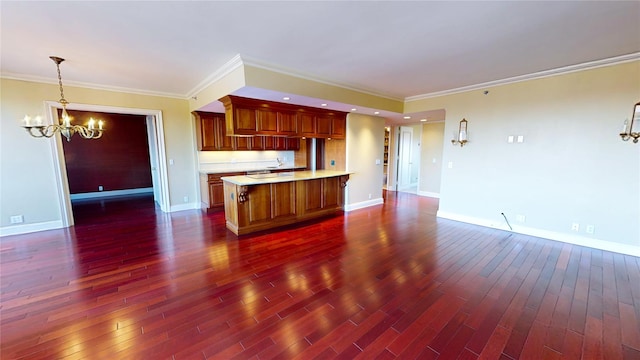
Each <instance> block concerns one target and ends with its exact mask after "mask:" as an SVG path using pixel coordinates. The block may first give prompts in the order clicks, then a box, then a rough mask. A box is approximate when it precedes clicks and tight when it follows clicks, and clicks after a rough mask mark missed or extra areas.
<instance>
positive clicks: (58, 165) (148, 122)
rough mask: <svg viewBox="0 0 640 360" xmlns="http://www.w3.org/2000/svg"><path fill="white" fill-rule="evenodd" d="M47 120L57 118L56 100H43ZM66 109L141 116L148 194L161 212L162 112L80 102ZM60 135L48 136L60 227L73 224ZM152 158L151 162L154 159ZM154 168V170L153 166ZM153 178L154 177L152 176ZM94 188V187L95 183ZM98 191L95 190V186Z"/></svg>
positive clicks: (165, 205)
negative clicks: (45, 104) (143, 127)
mask: <svg viewBox="0 0 640 360" xmlns="http://www.w3.org/2000/svg"><path fill="white" fill-rule="evenodd" d="M47 107H48V110H49V111H48V112H47V117H48V118H49V119H48V121H50V122H51V123H56V122H58V107H59V104H58V103H54V102H47ZM67 110H75V111H85V112H100V113H114V114H128V115H142V116H143V118H144V119H145V124H144V126H145V128H146V130H145V131H147V136H148V141H147V144H148V161H149V163H148V164H149V165H148V166H149V171H150V172H151V174H150V176H151V178H152V191H151V192H152V194H153V195H154V197H156V196H157V198H156V201H157V204H158V205H159V207H160V209H161V210H162V211H164V212H167V211H168V210H169V196H168V195H169V193H168V191H169V189H168V181H167V168H166V161H165V160H166V155H165V149H164V133H163V126H162V113H161V112H160V111H158V110H146V109H131V108H116V107H108V106H98V105H82V104H73V105H69V106H67ZM105 127H106V131H108V130H109V125H108V124H105ZM74 140H75V141H100V140H83V139H81V138H77V139H76V138H72V141H74ZM62 141H63V140H62V138H61V137H60V136H56V137H54V138H52V142H51V144H52V156H53V162H54V169H55V170H56V175H57V179H56V180H57V189H58V198H59V203H60V210H61V214H62V225H63V227H69V226H72V225H73V224H74V217H73V207H72V204H71V192H70V184H69V174H68V173H67V166H66V160H65V156H64V149H63V144H62ZM64 141H66V140H64ZM154 162H155V163H154ZM154 168H155V170H154ZM154 178H155V180H154ZM95 187H96V190H98V187H97V186H95ZM98 191H99V190H98Z"/></svg>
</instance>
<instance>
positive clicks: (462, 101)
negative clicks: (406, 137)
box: [406, 61, 640, 255]
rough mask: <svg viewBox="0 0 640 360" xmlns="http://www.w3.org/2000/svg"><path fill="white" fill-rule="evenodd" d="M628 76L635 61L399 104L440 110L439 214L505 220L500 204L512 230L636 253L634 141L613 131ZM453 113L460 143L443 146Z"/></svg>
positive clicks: (638, 167) (637, 93)
mask: <svg viewBox="0 0 640 360" xmlns="http://www.w3.org/2000/svg"><path fill="white" fill-rule="evenodd" d="M638 79H640V62H638V61H636V62H632V63H625V64H619V65H615V66H608V67H602V68H597V69H591V70H585V71H580V72H574V73H569V74H564V75H559V76H554V77H549V78H542V79H537V80H531V81H526V82H520V83H514V84H509V85H503V86H496V87H494V88H490V89H487V90H489V93H488V94H486V95H485V94H483V91H482V90H478V91H470V92H466V93H460V94H454V95H449V96H442V97H438V98H431V99H423V100H417V101H412V102H410V103H408V104H407V108H406V111H408V112H412V111H417V110H424V109H440V108H444V109H446V122H445V139H444V146H443V149H444V151H443V163H444V164H445V166H444V167H443V170H442V184H441V191H440V195H441V200H440V212H439V215H441V216H444V217H449V218H453V219H458V220H462V221H467V222H472V223H478V224H482V225H487V226H492V227H500V228H506V227H507V226H506V223H505V221H504V219H503V218H502V215H501V212H504V213H505V215H507V216H508V218H509V219H510V221H511V224H512V226H513V227H514V228H515V229H516V230H519V231H521V232H525V233H529V234H533V235H538V236H543V237H547V238H555V239H558V240H563V241H568V242H574V243H578V244H584V245H587V246H596V247H601V248H603V247H604V248H608V249H612V250H614V251H627V252H631V253H635V254H638V255H640V220H639V219H640V145H638V144H632V143H630V142H623V141H621V139H620V137H619V136H618V133H619V132H620V130H621V126H622V122H623V120H624V119H625V118H628V117H629V116H630V114H631V111H632V106H633V104H634V103H636V102H637V101H638V100H640V81H638ZM462 118H466V119H467V120H468V121H469V128H468V134H469V143H468V144H467V145H466V146H464V147H460V146H452V145H451V144H450V143H449V141H450V140H451V138H452V136H453V135H452V134H453V133H454V132H455V131H456V129H457V126H458V122H459V121H460V120H461V119H462ZM510 135H513V136H518V135H522V136H524V142H523V143H508V142H507V138H508V136H510ZM449 162H451V163H452V168H448V166H447V165H448V163H449ZM517 215H523V216H524V219H525V221H524V222H517V221H516V218H517ZM573 223H578V224H580V228H579V231H572V230H571V225H572V224H573ZM587 225H593V226H594V230H595V231H594V233H593V234H590V233H587V232H586V229H587Z"/></svg>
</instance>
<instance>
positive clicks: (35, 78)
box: [0, 73, 187, 100]
mask: <svg viewBox="0 0 640 360" xmlns="http://www.w3.org/2000/svg"><path fill="white" fill-rule="evenodd" d="M0 78H2V79H8V80H18V81H28V82H36V83H42V84H51V85H58V82H57V80H53V79H51V78H45V77H40V76H33V75H25V74H13V73H3V74H2V75H0ZM64 86H70V87H80V88H85V89H92V90H103V91H114V92H120V93H127V94H135V95H146V96H159V97H167V98H174V99H180V100H185V99H187V97H186V96H185V95H183V94H176V93H167V92H161V91H150V90H144V89H133V88H127V87H120V86H108V85H100V84H93V83H86V82H80V81H73V80H71V81H69V80H65V81H64Z"/></svg>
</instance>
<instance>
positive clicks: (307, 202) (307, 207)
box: [304, 179, 322, 213]
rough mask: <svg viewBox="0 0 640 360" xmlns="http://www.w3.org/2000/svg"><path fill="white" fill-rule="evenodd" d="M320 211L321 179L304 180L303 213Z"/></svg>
mask: <svg viewBox="0 0 640 360" xmlns="http://www.w3.org/2000/svg"><path fill="white" fill-rule="evenodd" d="M319 210H322V179H313V180H304V212H305V213H310V212H314V211H319Z"/></svg>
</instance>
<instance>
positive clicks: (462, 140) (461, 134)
mask: <svg viewBox="0 0 640 360" xmlns="http://www.w3.org/2000/svg"><path fill="white" fill-rule="evenodd" d="M457 137H458V138H457V139H453V140H451V144H453V145H460V146H464V144H466V143H467V142H468V140H467V120H466V119H462V120H460V124H459V125H458V136H457Z"/></svg>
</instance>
